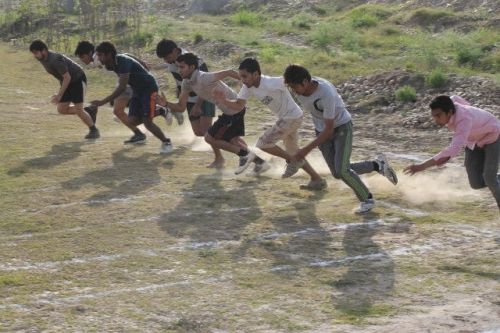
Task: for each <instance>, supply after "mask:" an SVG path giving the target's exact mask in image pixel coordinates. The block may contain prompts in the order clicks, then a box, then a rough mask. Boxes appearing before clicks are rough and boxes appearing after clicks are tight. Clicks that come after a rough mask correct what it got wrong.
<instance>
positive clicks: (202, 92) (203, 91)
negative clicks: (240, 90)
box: [182, 69, 241, 116]
mask: <svg viewBox="0 0 500 333" xmlns="http://www.w3.org/2000/svg"><path fill="white" fill-rule="evenodd" d="M214 90H218V91H223V92H224V95H225V97H226V99H229V100H235V99H236V98H237V96H238V95H237V94H236V92H235V91H234V90H233V89H231V88H230V87H229V86H228V85H227V84H225V83H224V82H222V81H217V80H216V79H215V75H214V74H213V73H210V72H208V73H206V72H201V71H200V70H198V69H197V70H195V71H194V72H193V74H192V75H191V77H190V78H189V79H184V80H182V91H183V92H187V93H190V92H194V93H196V95H198V96H200V97H201V98H203V99H204V100H205V101H208V102H210V103H213V104H216V105H217V106H218V107H219V109H221V111H222V112H224V114H227V115H229V116H232V115H234V114H236V113H238V112H240V111H241V110H238V109H233V108H230V107H227V106H225V105H219V104H217V103H215V100H214V97H213V95H212V92H213V91H214Z"/></svg>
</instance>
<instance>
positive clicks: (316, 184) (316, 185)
mask: <svg viewBox="0 0 500 333" xmlns="http://www.w3.org/2000/svg"><path fill="white" fill-rule="evenodd" d="M327 186H328V184H327V183H326V180H325V179H323V178H321V179H318V180H310V181H309V183H307V184H304V185H300V189H301V190H309V191H321V190H323V189H325V188H326V187H327Z"/></svg>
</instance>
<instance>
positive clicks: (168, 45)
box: [156, 38, 178, 58]
mask: <svg viewBox="0 0 500 333" xmlns="http://www.w3.org/2000/svg"><path fill="white" fill-rule="evenodd" d="M175 49H178V47H177V44H175V42H174V41H173V40H170V39H165V38H163V39H162V40H161V41H159V42H158V44H157V45H156V55H157V56H158V58H165V57H166V56H167V55H169V54H170V53H172V51H174V50H175Z"/></svg>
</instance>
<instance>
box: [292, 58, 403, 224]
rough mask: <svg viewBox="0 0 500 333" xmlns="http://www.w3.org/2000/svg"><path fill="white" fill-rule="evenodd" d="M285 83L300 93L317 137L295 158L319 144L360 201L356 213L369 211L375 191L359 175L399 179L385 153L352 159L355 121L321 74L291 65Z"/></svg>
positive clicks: (333, 172)
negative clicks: (375, 175)
mask: <svg viewBox="0 0 500 333" xmlns="http://www.w3.org/2000/svg"><path fill="white" fill-rule="evenodd" d="M284 77H285V83H286V84H287V85H288V86H289V87H290V88H291V89H292V90H293V91H294V92H295V93H296V94H297V99H298V101H299V102H300V104H301V105H302V106H303V107H304V109H305V110H308V111H309V112H311V115H312V119H313V123H314V127H315V130H316V138H315V139H314V140H313V141H311V142H310V143H309V144H307V145H306V146H305V147H303V148H301V149H299V150H298V151H297V153H296V154H295V159H296V160H301V159H303V158H304V157H305V156H307V154H309V153H310V152H311V150H313V149H314V148H316V147H319V149H320V150H321V153H322V154H323V157H324V159H325V161H326V163H327V164H328V167H329V168H330V171H331V173H332V175H333V176H334V177H335V178H337V179H342V181H343V182H344V183H345V184H346V185H348V186H349V187H350V188H351V189H352V190H353V191H354V193H355V194H356V196H357V197H358V199H359V201H360V205H359V208H358V209H356V210H355V212H356V213H358V214H362V213H366V212H368V211H370V210H371V209H372V208H373V206H374V205H375V200H374V199H373V195H372V194H371V192H370V191H369V190H368V188H367V187H366V185H365V184H364V183H363V181H362V180H361V179H360V178H359V176H358V175H360V174H365V173H370V172H373V171H377V172H379V173H380V174H382V175H384V176H385V177H387V179H389V181H390V182H391V183H393V184H394V185H395V184H397V182H398V179H397V176H396V173H395V172H394V170H393V169H392V168H391V167H390V166H389V163H388V162H387V160H386V158H385V156H384V155H383V154H380V155H378V156H377V158H376V159H375V160H372V161H363V162H358V163H350V158H351V151H352V121H351V114H350V113H349V111H347V109H346V107H345V105H344V101H343V100H342V97H340V95H339V94H338V93H337V89H336V88H335V86H334V85H333V84H332V83H330V82H328V81H327V80H324V79H322V78H319V77H314V78H312V77H311V74H309V71H308V70H307V69H305V68H304V67H301V66H298V65H290V66H288V67H287V68H286V70H285V74H284Z"/></svg>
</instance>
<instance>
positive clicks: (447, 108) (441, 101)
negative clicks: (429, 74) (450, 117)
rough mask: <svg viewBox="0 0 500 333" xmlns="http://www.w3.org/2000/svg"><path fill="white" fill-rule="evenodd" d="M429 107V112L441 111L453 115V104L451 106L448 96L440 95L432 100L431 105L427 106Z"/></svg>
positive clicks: (451, 102)
mask: <svg viewBox="0 0 500 333" xmlns="http://www.w3.org/2000/svg"><path fill="white" fill-rule="evenodd" d="M429 107H430V108H431V110H434V109H441V110H443V112H444V113H450V112H451V114H455V104H453V101H452V100H451V98H450V96H446V95H441V96H438V97H436V98H434V99H433V100H432V102H431V104H429Z"/></svg>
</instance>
